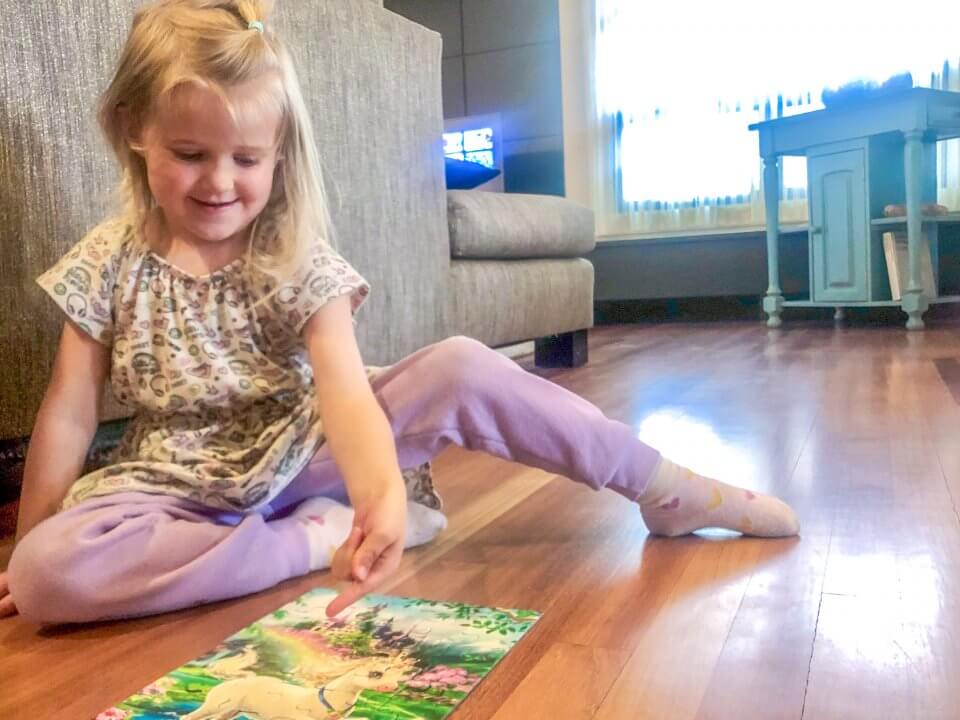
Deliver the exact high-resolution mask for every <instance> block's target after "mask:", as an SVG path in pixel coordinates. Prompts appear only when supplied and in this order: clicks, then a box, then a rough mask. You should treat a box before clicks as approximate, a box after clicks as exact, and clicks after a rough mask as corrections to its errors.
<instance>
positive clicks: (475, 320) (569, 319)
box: [450, 258, 593, 347]
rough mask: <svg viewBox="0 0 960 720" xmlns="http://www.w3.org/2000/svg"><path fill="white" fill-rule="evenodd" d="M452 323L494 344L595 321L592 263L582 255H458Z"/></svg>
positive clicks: (578, 327)
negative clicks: (475, 257)
mask: <svg viewBox="0 0 960 720" xmlns="http://www.w3.org/2000/svg"><path fill="white" fill-rule="evenodd" d="M450 310H451V316H452V317H451V320H452V327H454V328H456V332H457V333H458V334H461V335H468V336H470V337H473V338H477V339H482V340H483V342H484V343H486V344H487V345H490V346H491V347H496V346H498V345H507V344H510V343H515V342H520V341H522V340H530V339H533V338H538V337H543V336H545V335H553V334H555V333H565V332H570V331H571V330H582V329H583V328H588V327H592V326H593V265H591V264H590V262H589V261H587V260H585V259H583V258H550V259H542V260H454V261H452V262H451V263H450Z"/></svg>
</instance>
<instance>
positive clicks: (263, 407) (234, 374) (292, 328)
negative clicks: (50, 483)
mask: <svg viewBox="0 0 960 720" xmlns="http://www.w3.org/2000/svg"><path fill="white" fill-rule="evenodd" d="M245 263H246V260H245V259H244V258H242V257H241V258H239V259H237V260H234V261H233V262H231V263H230V264H228V265H226V266H225V267H223V268H221V269H219V270H217V271H215V272H212V273H210V274H208V275H204V276H202V277H195V276H193V275H191V274H190V273H187V272H184V271H183V270H180V269H179V268H177V267H175V266H174V265H172V264H170V263H168V262H167V261H166V260H164V259H163V258H162V257H160V256H159V255H157V254H155V253H154V252H152V251H151V250H150V249H149V248H148V247H147V246H146V244H145V243H144V242H142V241H141V239H140V237H139V235H138V234H137V232H136V230H135V229H134V227H133V225H132V224H131V223H129V222H128V221H126V220H125V219H124V218H114V219H110V220H107V221H105V222H103V223H101V224H100V225H98V226H97V227H96V228H94V229H93V230H92V231H90V232H89V233H88V234H87V235H86V236H85V237H84V238H83V239H82V240H81V241H80V242H79V243H78V244H77V245H76V246H75V247H74V248H73V249H72V250H71V251H70V252H68V253H67V254H66V255H64V256H63V257H62V258H61V259H60V261H59V262H57V264H56V265H55V266H54V267H52V268H51V269H50V270H48V271H47V272H45V273H44V274H43V275H41V276H40V277H39V278H38V280H37V282H38V283H39V284H40V286H41V287H43V289H44V290H46V291H47V292H48V293H49V294H50V296H51V297H52V298H53V299H54V300H55V301H56V302H57V304H58V305H59V306H60V307H61V308H62V309H63V310H64V312H66V314H67V316H68V317H69V318H70V319H71V320H73V322H74V323H76V324H77V325H78V326H79V327H80V328H81V329H82V330H83V331H84V332H86V333H87V334H89V335H90V336H91V337H92V338H94V339H95V340H97V341H98V342H100V343H102V344H104V345H107V346H108V347H110V348H111V370H110V381H111V386H112V389H113V393H114V395H115V396H116V398H117V399H118V400H119V401H120V402H121V403H124V404H126V405H129V406H131V407H132V408H133V409H134V411H135V414H134V418H133V419H132V420H131V422H130V424H129V426H128V427H127V430H126V432H125V433H124V436H123V438H122V439H121V441H120V444H119V445H118V447H117V448H116V450H115V451H114V454H113V456H112V458H111V462H110V464H108V465H107V466H106V467H103V468H100V469H98V470H95V471H94V472H92V473H90V474H88V475H85V476H83V477H81V478H80V479H79V480H77V481H76V483H74V485H73V486H72V487H71V489H70V491H69V492H68V494H67V497H66V499H65V500H64V503H63V505H64V507H69V506H71V505H74V504H76V503H78V502H80V501H82V500H85V499H87V498H90V497H94V496H99V495H107V494H112V493H116V492H129V491H136V492H150V493H162V494H166V495H175V496H179V497H184V498H188V499H191V500H194V501H196V502H199V503H202V504H203V505H206V506H209V507H212V508H218V509H222V510H228V511H246V510H256V509H257V508H259V507H263V506H264V505H266V504H267V503H269V501H270V500H271V499H272V498H274V497H276V496H277V495H278V494H279V493H280V491H281V490H283V488H284V487H286V485H287V484H288V483H289V482H290V481H291V480H292V479H293V478H294V477H295V476H296V475H297V473H298V472H299V471H300V470H301V469H302V468H303V467H304V466H305V465H306V463H307V462H308V461H309V460H310V458H311V457H312V456H313V454H314V453H315V452H316V450H317V448H318V447H319V446H320V444H321V443H322V442H323V432H322V428H321V424H320V418H319V416H318V413H317V410H316V403H315V397H316V395H315V390H314V385H313V371H312V368H311V366H310V362H309V357H308V355H307V352H306V348H305V346H304V344H303V340H302V338H301V336H300V331H301V330H302V328H303V326H304V325H305V324H306V322H307V320H308V319H309V317H310V316H311V315H312V314H313V313H314V312H316V311H317V310H318V309H319V308H320V307H321V306H322V305H323V304H324V303H326V302H328V301H329V300H331V299H333V298H336V297H340V296H343V295H349V296H350V298H351V301H352V308H353V310H354V311H356V310H357V308H358V307H359V306H360V305H361V304H362V303H363V301H364V299H365V298H366V296H367V293H368V292H369V285H368V284H367V282H366V281H365V280H364V279H363V278H362V277H361V276H360V275H359V274H358V273H357V272H356V270H354V269H353V268H352V267H351V266H350V265H349V264H348V263H347V262H346V260H344V259H343V258H342V257H341V256H340V255H339V254H338V253H337V252H335V251H334V250H332V249H330V248H328V247H325V246H322V245H319V244H318V245H317V246H315V247H314V248H312V250H311V252H310V254H309V257H308V258H307V261H306V262H305V263H304V264H303V266H302V267H301V268H300V269H299V270H298V271H297V272H296V273H295V274H294V276H293V277H292V278H290V280H289V281H287V282H285V283H284V284H283V285H281V286H279V287H276V286H271V285H269V284H262V286H260V287H258V288H254V287H252V286H251V281H250V280H249V273H246V272H244V270H245V267H244V266H245ZM272 289H275V290H276V292H274V293H272V294H270V295H269V299H268V300H266V301H263V302H260V303H258V302H257V300H258V299H261V298H263V297H264V296H265V294H266V293H267V291H269V290H272Z"/></svg>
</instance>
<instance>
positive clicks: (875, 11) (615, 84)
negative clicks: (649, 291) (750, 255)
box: [560, 0, 960, 237]
mask: <svg viewBox="0 0 960 720" xmlns="http://www.w3.org/2000/svg"><path fill="white" fill-rule="evenodd" d="M560 6H561V49H562V54H563V71H564V92H565V94H566V93H568V92H573V93H574V95H575V96H576V97H577V102H578V104H577V105H576V106H574V105H571V104H570V103H568V102H567V99H566V97H565V103H564V104H565V112H564V122H565V125H566V124H570V128H569V133H568V132H567V129H566V128H565V153H568V152H570V148H569V147H568V144H569V142H570V141H571V140H572V141H573V147H572V149H573V153H574V154H573V156H572V157H571V158H570V162H569V163H568V168H567V170H568V188H571V189H573V190H574V192H575V193H579V194H580V196H581V197H580V198H579V199H581V200H583V201H588V202H589V204H591V205H592V206H593V207H594V209H595V210H597V213H598V232H599V234H600V235H601V236H607V237H617V236H631V237H636V236H642V235H645V234H663V233H671V232H676V233H682V234H686V233H698V232H716V231H722V230H724V229H729V230H737V229H745V228H753V227H760V226H761V225H762V224H763V200H762V197H761V189H760V175H761V171H760V160H759V156H758V152H757V135H756V133H755V132H750V131H748V130H747V126H748V125H749V124H750V123H753V122H757V121H760V120H765V119H770V118H771V117H783V116H787V115H792V114H796V113H799V112H808V111H811V110H816V109H820V108H821V107H822V104H821V93H822V90H823V89H824V88H830V87H838V86H840V85H842V84H844V83H847V82H849V81H851V80H858V79H859V80H865V81H869V80H875V81H881V80H884V79H886V78H887V77H889V76H891V75H894V74H897V73H903V72H910V73H911V74H912V76H913V80H914V84H916V85H921V86H934V87H949V88H951V89H960V86H958V77H957V75H958V74H957V71H956V63H957V58H958V57H960V3H956V2H951V3H945V2H943V0H914V1H913V2H912V3H911V4H910V5H909V9H907V7H906V6H904V5H903V4H902V2H900V3H896V4H894V3H889V4H886V5H884V4H883V3H877V2H871V3H867V2H863V0H839V1H838V0H808V2H806V3H804V5H803V6H802V7H799V6H795V5H794V4H793V3H790V4H787V3H783V2H779V1H778V0H730V1H729V2H727V3H711V4H708V3H702V2H700V1H699V0H697V1H695V0H673V2H670V3H646V2H639V1H638V0H560ZM568 46H572V47H573V48H574V51H573V52H571V51H570V50H569V47H568ZM945 62H947V63H948V66H949V65H953V68H951V70H952V71H951V72H947V73H945V72H944V69H945ZM571 135H576V137H571ZM580 144H582V145H583V146H584V147H582V148H581V147H580ZM956 146H957V142H956V141H951V143H941V147H940V148H939V158H938V159H939V160H940V176H941V177H940V178H939V181H940V185H941V194H940V201H941V202H943V203H944V204H947V205H948V206H950V207H952V208H953V209H960V207H958V206H957V205H956V203H957V201H958V200H960V198H958V191H957V187H958V186H960V177H958V176H960V151H958V148H957V147H956ZM571 172H574V173H581V176H580V178H579V180H578V179H574V182H573V183H572V184H571V182H570V180H571V177H570V173H571ZM782 184H783V187H784V188H785V190H784V194H783V198H782V200H781V222H783V223H785V224H789V223H791V222H797V223H802V222H805V220H806V201H805V187H806V168H805V164H804V162H803V160H802V159H794V158H787V159H786V160H785V162H784V166H783V183H782Z"/></svg>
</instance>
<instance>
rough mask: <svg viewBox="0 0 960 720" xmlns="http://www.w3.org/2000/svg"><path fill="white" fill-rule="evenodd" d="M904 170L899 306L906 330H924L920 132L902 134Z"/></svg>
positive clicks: (921, 141) (927, 303) (925, 300)
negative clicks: (903, 268)
mask: <svg viewBox="0 0 960 720" xmlns="http://www.w3.org/2000/svg"><path fill="white" fill-rule="evenodd" d="M904 139H905V141H906V142H905V143H904V146H903V169H904V177H905V179H906V186H907V187H906V190H907V258H908V263H907V266H908V273H907V289H906V291H905V292H904V293H903V300H902V301H901V303H900V307H901V308H902V309H903V311H904V312H905V313H906V314H907V329H908V330H922V329H923V313H925V312H926V311H927V308H928V307H929V306H930V305H929V302H928V300H929V298H927V297H926V296H925V295H924V293H923V281H922V280H921V279H920V267H921V262H922V260H921V253H922V251H923V238H922V236H921V232H922V228H921V224H920V181H921V177H920V176H921V172H922V167H921V163H922V155H923V132H922V131H920V130H911V131H909V132H906V133H904Z"/></svg>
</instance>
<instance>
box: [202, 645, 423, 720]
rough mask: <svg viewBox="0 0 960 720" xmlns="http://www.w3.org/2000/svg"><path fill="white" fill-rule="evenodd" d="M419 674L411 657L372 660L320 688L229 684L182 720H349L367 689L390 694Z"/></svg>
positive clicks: (264, 681) (270, 680) (255, 680)
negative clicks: (248, 719)
mask: <svg viewBox="0 0 960 720" xmlns="http://www.w3.org/2000/svg"><path fill="white" fill-rule="evenodd" d="M414 674H416V665H415V663H414V662H413V661H411V660H410V659H408V658H398V657H396V656H389V655H373V656H370V657H366V658H362V659H361V661H360V662H359V664H358V665H357V666H356V667H354V668H352V669H351V670H349V671H348V672H346V673H344V674H343V675H341V676H340V677H338V678H335V679H334V680H331V681H330V682H328V683H326V684H325V685H322V686H320V687H301V686H300V685H294V684H293V683H289V682H285V681H283V680H280V679H279V678H275V677H268V676H257V677H245V678H238V679H236V680H227V681H226V682H222V683H220V684H219V685H217V686H215V687H214V688H212V689H211V690H210V692H209V693H207V697H206V698H205V699H204V701H203V704H202V705H201V706H200V707H198V708H197V709H196V710H194V711H193V712H192V713H190V714H189V715H186V716H185V717H184V720H233V719H234V718H236V717H238V716H244V715H246V716H250V717H254V718H256V719H257V720H289V719H290V718H297V720H301V719H302V720H329V719H332V718H351V720H364V718H360V717H357V716H354V715H353V709H354V707H355V706H356V704H357V701H358V700H359V699H360V693H361V692H363V691H364V690H377V691H379V692H392V691H394V690H396V689H397V687H398V686H399V684H400V683H401V682H403V681H404V680H407V679H408V678H410V677H412V676H413V675H414Z"/></svg>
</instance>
